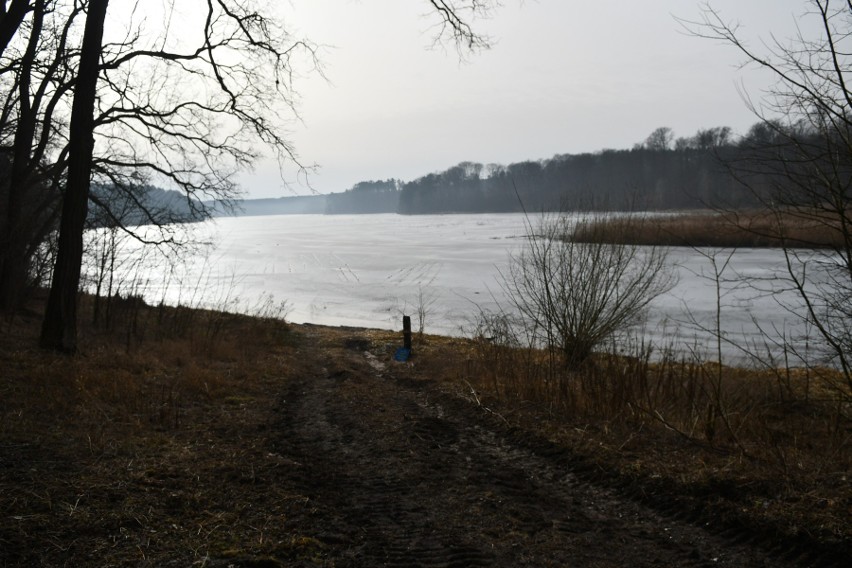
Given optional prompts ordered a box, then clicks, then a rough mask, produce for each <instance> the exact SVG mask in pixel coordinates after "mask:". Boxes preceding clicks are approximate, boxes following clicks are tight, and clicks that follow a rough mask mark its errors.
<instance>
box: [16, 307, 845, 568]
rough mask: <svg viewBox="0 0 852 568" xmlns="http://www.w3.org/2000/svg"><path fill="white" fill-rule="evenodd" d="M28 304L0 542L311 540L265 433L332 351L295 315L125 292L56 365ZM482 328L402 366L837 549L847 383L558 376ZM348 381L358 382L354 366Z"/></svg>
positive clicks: (586, 371)
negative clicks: (294, 518)
mask: <svg viewBox="0 0 852 568" xmlns="http://www.w3.org/2000/svg"><path fill="white" fill-rule="evenodd" d="M87 301H88V300H87ZM39 309H40V307H39V306H38V305H34V306H33V309H32V311H31V312H29V313H27V314H23V315H21V316H16V317H15V318H12V319H8V320H5V321H4V322H3V323H2V328H0V330H2V333H0V368H2V369H3V374H2V378H0V400H2V405H0V462H2V465H3V467H2V468H0V511H3V513H4V515H5V516H6V517H7V519H11V520H10V523H7V524H6V528H4V529H2V531H0V544H2V545H3V546H0V550H2V549H3V548H4V547H5V548H6V549H8V550H10V549H11V548H10V547H18V548H21V547H26V546H28V544H27V543H31V542H39V543H41V544H42V545H44V546H46V547H48V548H51V549H52V550H53V552H52V554H53V555H54V556H53V558H56V557H62V555H63V554H65V553H66V552H67V550H68V549H69V548H73V547H74V546H75V545H74V543H75V542H77V539H78V538H80V536H81V535H86V534H91V533H92V532H93V531H96V532H98V533H100V532H104V533H109V534H113V536H114V540H113V543H112V546H111V547H105V548H104V549H103V550H93V551H91V554H92V555H93V556H92V558H93V562H95V560H94V559H96V558H97V559H100V561H101V563H103V559H104V558H110V556H109V555H110V554H113V555H119V554H126V555H128V556H127V557H123V556H122V557H119V556H115V557H114V558H113V560H114V562H113V563H115V564H121V563H123V562H130V559H131V558H136V559H137V560H138V558H140V555H144V553H145V551H146V550H148V549H147V548H146V546H147V545H146V542H147V541H144V540H142V541H139V542H135V541H134V542H133V543H131V544H132V546H130V545H129V544H127V543H126V542H125V544H124V545H122V544H121V543H122V539H128V538H130V537H129V536H128V535H129V534H130V533H127V532H122V531H123V530H124V529H121V530H120V529H119V527H128V526H132V527H136V528H137V529H139V527H145V531H148V532H146V534H148V536H147V537H145V538H148V539H149V540H150V539H156V540H157V547H158V549H159V550H163V549H166V550H168V549H172V550H174V551H175V557H179V556H186V555H187V554H188V553H187V547H188V546H190V545H192V546H193V547H196V548H198V547H200V546H202V547H205V548H204V550H217V551H219V552H220V553H222V554H226V553H227V552H228V551H229V550H231V549H232V548H235V547H237V545H239V546H240V547H243V549H247V548H250V549H251V551H252V553H254V554H265V553H272V552H274V553H275V554H276V555H279V556H280V555H283V554H284V552H282V551H281V547H282V546H285V547H287V546H289V547H292V548H293V550H294V551H295V552H294V553H293V554H294V555H296V554H297V553H298V554H301V552H299V551H303V550H306V547H307V548H310V545H311V542H312V541H311V540H310V538H307V537H305V536H304V535H300V534H299V533H298V528H297V527H296V528H294V527H292V526H286V522H285V521H286V517H287V514H288V513H287V511H288V507H295V506H304V505H303V504H302V503H303V501H300V499H302V500H304V497H303V496H299V495H291V494H288V493H287V491H286V484H285V483H283V480H284V479H286V476H287V475H289V473H288V472H289V471H291V469H292V467H293V465H292V464H288V463H285V462H282V461H281V458H280V456H278V457H276V455H275V454H274V453H270V450H269V448H268V447H266V446H264V445H263V443H262V442H263V438H264V437H265V436H266V432H268V431H269V428H270V427H271V425H273V424H275V423H276V420H278V417H277V413H278V412H280V408H279V399H280V397H281V393H282V392H283V391H284V390H285V389H286V386H287V384H288V382H289V381H292V380H294V378H296V377H301V378H302V379H304V377H306V376H310V370H311V369H319V368H323V367H326V366H327V365H329V364H330V361H331V360H332V359H333V355H331V354H329V353H324V352H322V351H321V350H318V349H315V348H314V345H313V344H311V345H309V344H306V343H305V340H304V339H303V337H304V333H303V331H302V330H303V328H302V327H301V326H295V325H288V324H286V323H284V322H283V321H281V320H279V319H276V318H271V317H269V318H249V317H245V316H239V315H232V314H225V313H220V312H215V311H203V310H189V309H186V308H167V307H159V308H158V307H151V306H145V305H144V304H131V305H129V307H128V308H127V309H126V310H125V311H124V312H123V313H119V312H115V313H114V314H113V319H112V321H111V323H110V325H109V326H106V327H104V326H102V327H93V326H91V325H90V324H84V325H83V327H82V329H81V338H82V345H83V350H82V353H81V355H80V356H77V357H75V358H68V357H64V356H59V355H52V354H47V353H44V352H41V351H39V350H37V349H36V348H34V345H35V343H36V338H37V334H38V323H39V319H38V311H39ZM310 329H311V334H312V335H313V336H315V335H316V334H318V333H319V334H329V336H334V337H337V336H340V339H338V340H337V341H338V342H343V343H344V344H345V345H347V346H348V345H351V346H354V347H356V348H357V349H355V351H353V352H356V353H358V354H360V353H362V352H363V351H364V350H370V351H372V353H374V354H378V356H379V357H384V356H387V359H388V360H387V362H386V363H387V364H389V365H391V364H392V362H391V361H390V353H391V352H388V349H387V346H388V345H391V344H394V343H398V342H399V339H400V338H399V337H397V334H393V333H391V332H380V331H371V330H347V331H346V333H345V334H341V333H340V332H339V331H337V330H335V329H333V328H319V327H315V326H311V328H310ZM335 334H337V335H335ZM344 335H345V336H344ZM490 337H491V338H490V339H485V338H484V337H476V338H471V339H451V338H443V337H431V336H425V337H421V338H418V340H417V341H416V343H415V358H414V359H413V362H412V363H411V364H409V365H404V366H402V367H400V368H401V369H404V370H405V372H406V373H411V375H412V377H415V378H417V379H418V380H423V381H428V382H424V384H428V385H430V386H429V387H428V388H430V389H431V388H434V389H440V390H442V391H444V392H452V393H456V394H458V395H459V396H461V397H464V398H466V399H467V400H469V401H470V402H471V404H470V406H469V407H468V408H469V409H470V412H474V413H480V414H483V415H484V416H486V417H489V419H493V421H494V422H495V423H496V424H497V425H500V427H504V426H505V427H506V428H507V431H508V432H512V431H516V430H517V429H522V430H523V431H526V432H533V433H535V434H536V435H537V436H541V437H542V438H546V439H548V440H551V441H552V442H553V443H554V444H556V445H558V446H559V447H561V448H566V449H567V450H568V451H570V452H572V453H573V454H574V455H576V456H577V460H580V461H582V462H583V463H587V464H593V471H594V472H595V475H596V476H598V477H600V478H601V479H612V480H616V483H617V484H621V485H623V484H628V485H630V487H634V488H638V489H636V490H637V491H641V492H642V493H643V494H644V495H647V496H648V498H649V499H651V500H659V501H661V502H670V503H673V504H675V505H674V506H677V507H684V508H685V509H689V510H702V511H705V512H709V513H708V514H710V513H712V514H713V515H714V516H715V517H714V518H719V519H722V520H723V521H724V522H725V523H727V522H728V521H730V522H731V523H733V524H735V525H736V524H740V525H744V526H752V527H757V528H758V529H759V530H762V531H764V532H767V533H772V534H776V535H780V537H783V538H787V537H790V538H803V539H811V540H812V541H818V542H823V543H826V544H827V545H830V546H834V547H835V548H836V547H838V546H840V547H842V546H848V545H849V542H850V539H852V526H850V517H849V510H850V506H852V489H851V488H850V484H849V474H850V465H852V463H850V461H852V458H850V451H849V438H850V435H852V426H851V425H850V421H849V419H848V411H849V403H850V393H848V392H845V391H844V390H843V387H842V384H841V385H838V384H837V383H836V382H835V380H834V379H835V377H834V375H833V374H832V372H831V371H829V370H814V371H811V372H807V373H806V372H803V371H802V372H800V371H796V370H788V371H777V372H770V371H761V372H757V371H749V370H743V369H732V368H727V367H719V366H717V365H713V364H709V363H699V362H690V361H686V360H677V359H674V358H666V359H664V360H662V361H661V362H653V361H651V360H650V358H649V357H647V356H645V357H642V356H639V357H625V356H616V355H603V354H601V355H597V356H595V357H594V359H593V360H592V361H590V362H589V363H588V364H586V365H584V366H583V367H582V368H580V369H575V370H572V371H568V370H566V369H565V368H564V367H562V366H561V365H560V364H559V361H558V359H557V358H555V357H554V356H553V354H551V353H549V352H547V351H542V350H537V349H525V348H522V347H520V346H517V345H514V346H511V345H508V344H507V343H506V342H501V341H500V338H499V337H496V338H495V337H493V336H490ZM346 376H348V377H350V379H351V380H357V376H356V370H355V368H354V367H353V368H351V369H350V368H348V367H347V369H346ZM376 397H377V400H380V399H381V397H382V393H376ZM275 480H277V481H275ZM151 527H153V528H151ZM170 527H182V531H176V530H172V529H171V528H170ZM149 528H150V530H151V531H155V532H156V534H154V532H150V531H149ZM139 532H140V530H136V532H134V533H133V534H134V535H135V534H137V533H139ZM189 533H191V534H192V535H193V540H192V542H189V541H186V542H185V541H184V540H182V538H184V537H182V536H181V535H183V534H189ZM134 538H136V537H135V536H134ZM271 543H276V544H274V545H273V544H271ZM282 543H284V544H282ZM273 546H274V547H277V548H276V549H275V550H274V551H273V550H272V548H270V547H273ZM63 547H65V548H64V549H63ZM78 553H79V551H78ZM202 553H203V550H201V549H198V551H195V552H192V555H195V556H196V557H198V558H203V556H202ZM131 554H136V556H131Z"/></svg>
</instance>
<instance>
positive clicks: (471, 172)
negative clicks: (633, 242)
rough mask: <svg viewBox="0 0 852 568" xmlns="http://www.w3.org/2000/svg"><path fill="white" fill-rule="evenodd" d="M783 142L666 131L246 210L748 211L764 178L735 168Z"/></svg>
mask: <svg viewBox="0 0 852 568" xmlns="http://www.w3.org/2000/svg"><path fill="white" fill-rule="evenodd" d="M776 137H777V135H776V132H775V131H774V130H773V127H772V126H771V125H768V124H766V123H758V124H755V125H754V126H753V127H752V128H751V129H750V130H749V131H748V133H747V134H746V135H744V136H742V137H738V138H735V137H734V136H733V135H732V131H731V129H730V128H728V127H724V126H723V127H715V128H709V129H702V130H699V131H698V132H697V133H696V134H695V135H694V136H691V137H686V138H675V137H674V134H673V132H672V130H671V129H669V128H665V127H663V128H658V129H656V130H654V132H652V133H651V135H650V136H648V138H647V139H646V140H644V141H643V142H641V143H638V144H636V145H635V146H634V147H633V148H632V149H629V150H602V151H600V152H594V153H585V154H573V155H572V154H561V155H556V156H554V157H552V158H549V159H543V160H537V161H525V162H518V163H514V164H510V165H508V166H504V165H500V164H487V165H485V164H479V163H474V162H462V163H460V164H458V165H456V166H453V167H451V168H449V169H447V170H445V171H443V172H438V173H431V174H427V175H424V176H422V177H420V178H417V179H415V180H412V181H408V182H403V181H400V180H395V179H389V180H381V181H363V182H360V183H357V184H355V186H353V187H352V188H351V189H349V190H347V191H344V192H341V193H332V194H329V195H317V196H311V197H285V198H280V199H264V200H247V201H245V202H243V207H244V213H245V214H249V215H251V214H254V215H257V214H279V213H325V214H352V213H400V214H405V215H416V214H434V213H500V212H519V211H523V210H526V211H556V210H665V209H696V208H707V207H731V208H743V207H750V206H756V205H758V204H759V199H758V196H759V195H760V193H761V192H760V187H761V180H760V179H758V178H756V177H754V176H753V177H752V178H751V179H749V180H748V182H747V183H748V186H746V185H745V184H744V183H743V180H740V179H737V178H736V177H735V176H734V175H733V174H732V173H731V168H730V167H729V166H730V165H732V164H739V165H740V166H741V165H742V163H743V162H745V161H747V160H748V159H749V156H750V155H752V154H753V152H754V149H755V148H757V147H762V148H765V147H766V146H767V145H771V144H773V142H774V140H775V139H776ZM738 171H740V172H742V171H743V170H742V168H741V167H740V168H738Z"/></svg>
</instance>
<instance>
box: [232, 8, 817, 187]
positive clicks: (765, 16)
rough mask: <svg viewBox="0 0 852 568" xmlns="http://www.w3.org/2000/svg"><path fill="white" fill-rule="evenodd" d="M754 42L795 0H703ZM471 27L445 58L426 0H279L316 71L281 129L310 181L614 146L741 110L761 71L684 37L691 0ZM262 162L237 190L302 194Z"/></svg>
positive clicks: (328, 183) (734, 121) (785, 31)
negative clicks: (473, 48) (317, 55)
mask: <svg viewBox="0 0 852 568" xmlns="http://www.w3.org/2000/svg"><path fill="white" fill-rule="evenodd" d="M710 3H711V5H712V6H713V7H714V8H716V9H717V10H718V11H720V12H721V13H722V15H723V17H725V18H726V19H728V20H732V21H738V22H740V23H741V24H742V26H743V29H744V31H745V33H746V35H747V36H748V37H749V38H752V42H753V43H754V44H755V45H758V42H759V41H760V39H759V38H764V39H766V40H768V39H770V34H771V33H775V34H776V36H778V37H788V36H790V35H791V33H792V32H793V31H794V29H795V28H794V25H795V17H796V16H798V15H800V14H801V13H802V12H803V11H804V9H805V7H806V6H805V2H804V1H803V0H748V1H747V2H744V1H742V0H711V2H710ZM503 4H504V6H503V7H502V8H501V9H499V10H498V11H497V12H496V13H495V14H494V15H493V17H492V18H491V19H489V20H486V21H479V22H476V26H477V29H478V30H479V31H481V32H483V33H486V34H488V35H489V36H491V37H492V38H493V39H494V42H495V43H494V46H493V47H492V49H490V50H488V51H485V52H482V53H479V54H473V55H470V56H468V57H467V58H466V61H464V62H460V61H459V57H458V55H457V53H456V52H455V50H454V49H453V48H452V46H447V47H446V49H429V46H430V44H431V40H432V38H433V31H434V30H432V29H431V26H433V25H434V24H435V23H436V19H435V16H434V14H432V13H431V12H430V7H429V4H428V2H427V1H426V0H361V1H354V0H290V7H289V8H288V14H290V15H289V18H292V19H291V20H288V26H290V28H292V29H294V30H296V31H297V32H299V33H301V34H303V35H306V36H307V37H309V38H311V39H312V40H313V41H314V42H316V43H318V44H322V45H325V46H328V47H326V48H324V49H323V50H322V60H323V64H324V67H325V74H326V77H327V80H324V79H322V78H320V77H316V76H315V77H308V78H305V79H301V80H299V81H298V82H297V83H296V88H297V90H298V92H299V94H300V96H301V103H300V105H299V109H300V113H301V117H302V119H303V123H302V124H298V125H295V126H294V127H293V130H292V136H291V138H292V140H293V142H294V143H295V145H296V148H297V151H298V153H299V155H300V157H301V158H302V160H303V161H304V162H306V163H316V164H318V165H319V166H320V169H319V170H318V172H316V173H315V174H313V175H311V177H310V184H311V186H312V187H313V189H314V190H316V191H318V192H320V193H327V192H336V191H343V190H345V189H348V188H350V187H351V186H352V185H353V184H355V183H357V182H358V181H364V180H372V179H386V178H398V179H402V180H411V179H414V178H416V177H419V176H421V175H424V174H427V173H430V172H435V171H441V170H444V169H446V168H448V167H450V166H452V165H454V164H457V163H459V162H461V161H475V162H482V163H492V162H496V163H503V164H508V163H511V162H516V161H521V160H526V159H541V158H548V157H551V156H553V155H555V154H564V153H580V152H592V151H597V150H601V149H604V148H629V147H631V146H633V144H635V143H637V142H640V141H642V140H644V138H645V137H646V136H647V135H648V134H649V133H650V132H651V131H652V130H653V129H655V128H657V127H659V126H668V127H671V128H672V129H673V130H674V131H675V134H676V136H689V135H692V134H694V133H695V131H696V130H698V129H699V128H706V127H711V126H721V125H726V126H731V127H732V128H733V129H734V131H735V132H737V133H742V132H744V131H745V130H746V129H747V128H748V127H749V126H750V125H751V124H752V123H754V122H755V119H754V117H753V116H752V115H751V113H750V112H749V111H748V109H747V108H746V106H745V104H744V102H743V100H742V97H741V95H740V93H739V92H738V85H741V86H744V88H745V89H746V90H747V91H748V92H749V93H750V94H752V95H753V96H755V95H759V94H760V91H761V89H762V88H764V87H765V86H766V81H767V77H765V76H763V75H761V73H760V72H758V71H757V70H755V69H753V68H746V69H742V68H740V66H739V64H740V63H741V62H742V61H743V60H742V57H741V56H740V55H738V54H737V53H736V52H735V51H734V50H733V49H731V48H730V47H726V46H723V45H720V44H718V43H716V42H713V41H709V40H704V39H698V38H695V37H690V36H688V35H687V34H685V33H684V31H683V30H682V28H681V26H680V25H679V24H678V22H677V21H676V20H675V17H680V18H684V19H693V20H694V19H698V18H699V14H700V4H699V3H698V2H696V1H694V0H642V1H629V0H595V1H594V2H592V1H588V0H583V1H581V0H526V1H520V0H504V2H503ZM288 179H289V181H293V182H296V183H294V185H293V186H292V188H291V189H290V190H287V189H285V188H284V187H283V184H282V183H281V180H280V177H279V175H278V170H277V166H274V165H272V164H269V163H266V164H260V165H259V167H258V168H257V170H256V172H255V174H254V175H251V176H246V177H244V178H243V183H244V185H245V189H246V190H247V191H248V193H249V197H277V196H282V195H292V194H293V192H296V193H308V192H309V190H308V188H307V187H306V186H305V185H304V182H303V180H301V181H297V180H296V178H295V175H294V173H293V172H289V173H288Z"/></svg>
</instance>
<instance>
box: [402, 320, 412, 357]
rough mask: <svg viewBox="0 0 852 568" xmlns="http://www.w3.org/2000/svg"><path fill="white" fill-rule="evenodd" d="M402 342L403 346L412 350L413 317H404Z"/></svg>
mask: <svg viewBox="0 0 852 568" xmlns="http://www.w3.org/2000/svg"><path fill="white" fill-rule="evenodd" d="M402 341H403V346H404V347H405V348H406V349H408V350H411V316H402Z"/></svg>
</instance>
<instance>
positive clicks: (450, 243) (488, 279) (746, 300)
mask: <svg viewBox="0 0 852 568" xmlns="http://www.w3.org/2000/svg"><path fill="white" fill-rule="evenodd" d="M528 222H532V224H533V225H535V223H536V222H537V220H536V219H532V220H527V218H525V217H524V216H523V215H520V214H477V215H417V216H402V215H395V214H386V215H282V216H266V217H236V218H220V219H215V220H212V221H209V222H206V223H203V224H201V225H199V226H197V231H198V233H199V235H198V236H200V237H202V238H203V239H204V240H207V241H209V242H210V243H211V245H212V246H211V248H210V249H209V250H207V252H206V253H205V254H200V253H199V254H197V255H195V256H192V257H190V258H188V259H187V260H186V262H185V263H183V264H182V265H181V266H178V267H171V268H170V269H168V270H167V269H165V268H164V267H163V266H162V263H161V262H156V261H155V259H154V257H152V263H151V265H150V266H148V267H146V268H145V269H144V270H140V269H139V267H138V266H137V267H135V268H134V270H135V274H137V275H139V274H142V275H144V276H142V277H141V278H140V277H136V278H135V279H134V281H135V282H136V284H135V286H136V289H135V290H134V292H136V293H142V294H143V295H144V296H145V298H146V300H148V301H149V302H154V303H156V302H159V301H161V300H165V301H166V302H167V303H173V304H174V303H178V302H181V303H185V304H186V303H191V304H193V305H201V306H205V307H213V308H217V307H223V306H225V305H227V306H230V307H240V309H243V310H249V311H250V310H251V309H252V306H253V305H258V304H259V302H260V301H261V299H262V298H268V297H269V296H270V295H271V296H273V297H274V298H275V299H276V300H278V301H284V300H286V302H287V304H288V307H289V313H288V319H289V320H290V321H293V322H297V323H305V322H310V323H316V324H326V325H346V326H358V327H373V328H386V329H399V328H400V327H401V316H402V314H403V313H405V314H408V315H412V316H413V320H414V326H415V328H417V327H418V309H419V308H425V309H423V310H422V311H423V312H425V318H424V324H425V331H426V332H428V333H435V334H445V335H462V334H466V333H470V332H471V330H472V329H473V327H474V321H475V320H476V317H477V314H479V313H480V312H481V311H485V312H498V311H500V310H510V305H509V303H508V301H507V298H506V294H505V292H504V291H503V288H502V283H501V281H502V278H501V273H505V272H506V268H507V263H508V260H509V254H510V253H511V252H512V251H518V250H519V249H520V248H521V247H523V246H524V243H525V235H526V233H527V223H528ZM131 248H132V245H131ZM715 252H717V253H718V254H717V255H716V258H717V261H718V262H719V263H721V262H724V261H725V260H727V254H728V251H715ZM670 260H671V262H672V264H673V266H674V268H673V269H674V270H675V271H676V273H677V277H678V282H677V284H676V286H675V287H674V288H673V289H672V290H671V291H670V292H669V293H667V294H666V295H664V296H662V297H660V298H658V299H657V300H656V301H654V303H653V304H652V305H651V307H650V310H649V314H648V321H647V323H646V324H645V326H644V328H643V330H642V333H643V334H644V336H645V337H646V339H650V340H651V341H653V342H654V344H656V345H661V346H674V347H675V348H676V349H678V350H680V351H681V352H688V351H691V350H697V351H698V352H699V353H700V354H702V355H703V356H708V355H709V356H713V350H714V349H715V342H714V340H713V338H712V334H709V333H708V332H707V330H708V329H709V330H713V329H715V325H716V324H715V321H716V320H715V317H716V306H717V301H716V293H717V285H716V284H717V282H716V280H715V278H714V277H713V274H714V271H713V268H712V263H711V259H710V258H709V257H708V256H705V255H702V254H699V253H697V252H696V251H694V250H692V249H688V248H675V249H672V250H671V252H670ZM783 264H784V256H783V254H782V252H781V251H778V250H772V249H740V250H738V251H736V252H735V253H734V254H733V256H732V257H731V258H730V260H729V262H728V264H727V266H726V268H725V271H724V273H723V274H722V276H723V280H724V281H723V282H721V283H720V288H719V290H720V292H721V294H722V297H721V304H720V305H721V318H720V320H721V329H722V332H723V334H724V337H725V338H726V341H725V342H724V345H723V349H724V356H725V358H726V359H727V360H731V359H734V358H739V357H740V356H741V354H742V353H741V349H740V348H741V347H744V346H745V347H749V348H754V347H755V346H758V347H761V346H762V345H763V344H764V343H765V341H764V337H765V336H764V335H762V334H761V333H760V329H759V328H762V329H763V330H764V331H771V332H776V333H780V334H784V335H786V336H788V340H792V341H794V344H796V345H797V346H798V348H799V349H800V350H805V349H806V348H807V347H806V346H807V345H808V344H809V343H808V340H807V338H806V337H805V336H806V335H807V333H806V331H807V330H806V328H805V326H804V325H803V322H802V318H801V317H799V316H798V315H796V314H795V313H791V309H790V308H791V306H792V307H793V309H792V311H793V312H795V311H796V310H797V308H796V307H795V306H798V302H797V299H796V296H795V294H793V293H792V292H790V291H780V292H779V290H781V288H783V287H784V285H783V282H781V281H774V280H773V279H774V276H775V275H776V274H778V273H779V271H780V270H781V269H782V267H783ZM741 276H749V277H756V278H758V279H762V281H763V284H762V285H763V286H766V282H774V283H773V284H771V286H772V287H773V290H774V292H775V293H772V294H769V293H760V292H759V291H758V290H756V289H755V288H754V287H752V286H744V285H743V283H742V280H741V278H740V277H741ZM728 280H731V281H730V282H729V281H728ZM702 328H706V329H704V330H702Z"/></svg>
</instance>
